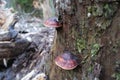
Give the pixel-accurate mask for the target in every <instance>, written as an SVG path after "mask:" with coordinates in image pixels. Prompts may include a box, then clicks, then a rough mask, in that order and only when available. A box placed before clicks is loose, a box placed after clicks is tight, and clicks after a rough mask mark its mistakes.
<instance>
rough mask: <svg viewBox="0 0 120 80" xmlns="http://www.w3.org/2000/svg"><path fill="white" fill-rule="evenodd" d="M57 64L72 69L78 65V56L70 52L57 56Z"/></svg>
mask: <svg viewBox="0 0 120 80" xmlns="http://www.w3.org/2000/svg"><path fill="white" fill-rule="evenodd" d="M55 64H56V65H57V66H59V67H61V68H62V69H65V70H72V69H74V68H76V67H77V66H78V63H77V57H76V56H75V55H73V54H70V53H64V54H62V55H59V56H57V57H56V59H55Z"/></svg>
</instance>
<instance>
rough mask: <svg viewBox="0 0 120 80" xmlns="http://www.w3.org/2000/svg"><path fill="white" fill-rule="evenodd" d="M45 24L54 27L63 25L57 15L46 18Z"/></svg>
mask: <svg viewBox="0 0 120 80" xmlns="http://www.w3.org/2000/svg"><path fill="white" fill-rule="evenodd" d="M43 25H44V26H46V27H54V28H58V27H61V24H60V23H59V21H58V18H57V17H52V18H49V19H47V20H45V21H44V23H43Z"/></svg>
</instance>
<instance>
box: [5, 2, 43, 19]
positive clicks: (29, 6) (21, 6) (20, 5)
mask: <svg viewBox="0 0 120 80" xmlns="http://www.w3.org/2000/svg"><path fill="white" fill-rule="evenodd" d="M6 1H7V7H13V8H14V9H15V10H16V11H18V13H19V14H20V15H24V14H26V13H28V14H29V15H30V16H36V17H40V18H42V15H43V13H42V9H35V8H34V6H33V0H6Z"/></svg>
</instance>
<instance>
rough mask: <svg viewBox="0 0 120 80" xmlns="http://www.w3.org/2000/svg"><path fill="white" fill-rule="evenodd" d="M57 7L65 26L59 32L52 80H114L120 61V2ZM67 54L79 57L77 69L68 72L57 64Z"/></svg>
mask: <svg viewBox="0 0 120 80" xmlns="http://www.w3.org/2000/svg"><path fill="white" fill-rule="evenodd" d="M55 5H56V6H55V7H56V9H57V14H58V16H59V21H60V23H61V24H62V27H60V28H57V29H56V31H57V33H56V38H55V42H54V46H53V48H52V52H51V62H50V63H51V65H50V73H49V77H50V80H95V78H97V79H100V80H113V78H112V77H111V76H112V75H113V74H115V73H116V72H115V66H116V62H118V61H119V60H120V57H117V56H120V54H119V52H120V45H119V44H120V42H119V41H120V38H119V35H120V23H118V22H119V21H120V20H119V18H120V9H119V2H117V1H112V0H96V1H94V0H93V1H91V0H90V1H88V0H57V1H56V2H55ZM64 51H69V52H71V53H72V54H75V55H77V56H78V58H79V59H80V60H81V61H80V62H79V65H78V67H77V68H75V69H73V70H69V71H67V70H63V69H61V68H59V67H58V66H56V65H55V63H54V60H55V58H56V57H57V56H58V55H60V54H63V53H64ZM113 56H114V57H113ZM105 59H106V60H105ZM95 65H97V70H95V68H96V66H95ZM98 65H99V66H100V67H99V69H98Z"/></svg>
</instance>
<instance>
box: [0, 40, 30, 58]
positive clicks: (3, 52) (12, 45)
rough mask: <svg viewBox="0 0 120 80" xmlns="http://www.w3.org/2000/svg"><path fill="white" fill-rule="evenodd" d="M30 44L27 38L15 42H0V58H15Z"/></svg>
mask: <svg viewBox="0 0 120 80" xmlns="http://www.w3.org/2000/svg"><path fill="white" fill-rule="evenodd" d="M29 45H30V42H29V41H28V40H26V39H18V40H16V41H15V42H10V41H3V42H0V58H1V59H2V58H14V57H17V56H18V55H20V54H22V53H23V52H24V51H25V50H26V49H27V48H28V46H29Z"/></svg>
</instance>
